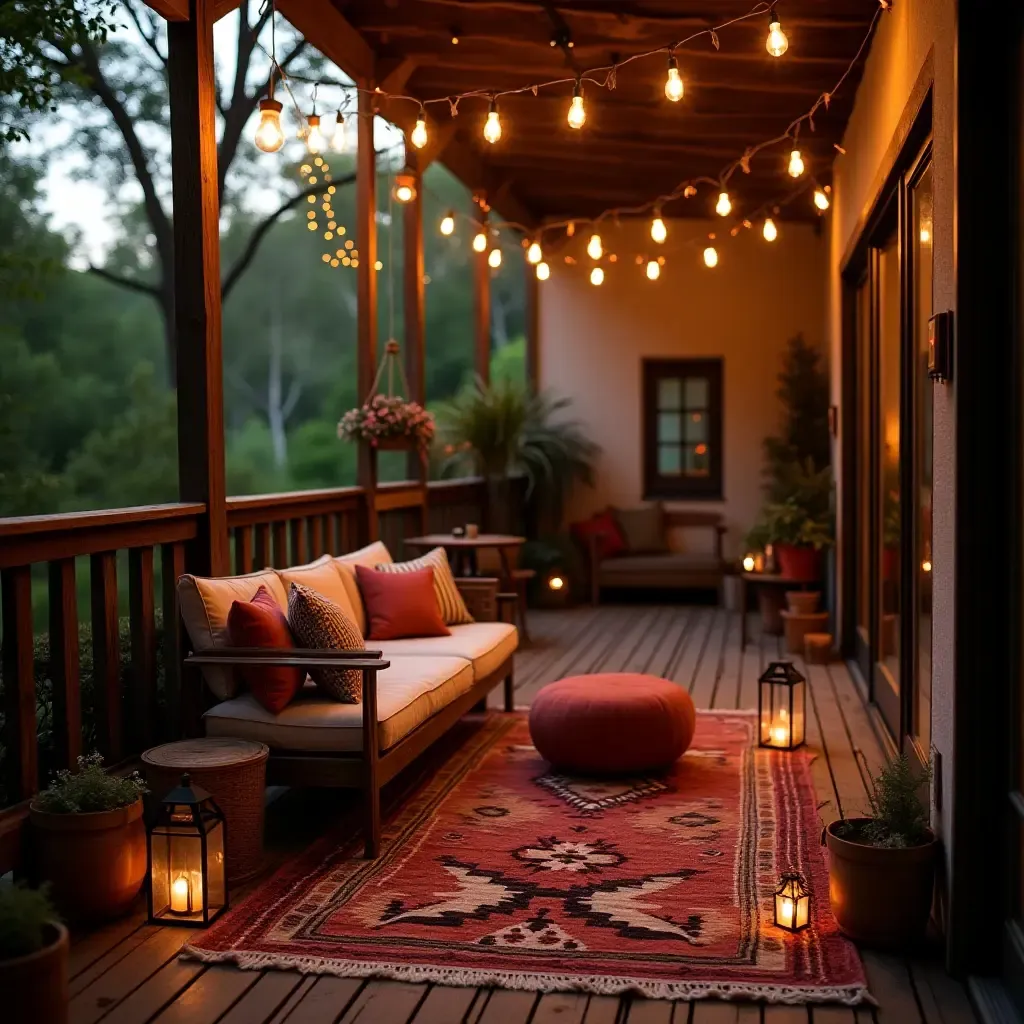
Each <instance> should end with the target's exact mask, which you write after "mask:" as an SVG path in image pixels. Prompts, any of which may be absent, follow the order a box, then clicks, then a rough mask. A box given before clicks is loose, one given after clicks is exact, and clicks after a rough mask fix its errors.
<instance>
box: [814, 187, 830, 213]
mask: <svg viewBox="0 0 1024 1024" xmlns="http://www.w3.org/2000/svg"><path fill="white" fill-rule="evenodd" d="M814 205H815V206H816V207H817V208H818V209H819V210H827V209H828V207H829V201H828V196H827V195H826V194H825V192H824V190H823V189H820V188H816V189H815V190H814Z"/></svg>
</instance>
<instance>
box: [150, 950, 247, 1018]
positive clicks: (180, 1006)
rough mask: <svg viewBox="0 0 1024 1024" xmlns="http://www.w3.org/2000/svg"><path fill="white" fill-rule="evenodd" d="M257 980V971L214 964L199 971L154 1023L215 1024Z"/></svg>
mask: <svg viewBox="0 0 1024 1024" xmlns="http://www.w3.org/2000/svg"><path fill="white" fill-rule="evenodd" d="M259 980H260V972H259V971H240V970H238V968H237V967H226V966H224V965H222V964H215V965H214V966H213V967H210V968H208V969H207V970H205V971H203V973H202V974H201V975H199V977H197V978H196V980H195V981H194V982H193V983H192V984H191V985H189V986H188V988H186V989H185V991H184V992H182V994H181V995H180V996H179V997H178V998H177V999H176V1000H175V1001H174V1003H173V1004H172V1005H171V1006H169V1007H167V1009H166V1010H164V1012H163V1013H161V1014H160V1015H159V1016H158V1017H157V1018H156V1021H155V1024H215V1022H216V1021H218V1020H220V1019H221V1017H223V1016H224V1014H225V1013H227V1012H228V1010H230V1009H231V1008H232V1007H233V1006H234V1005H235V1003H237V1002H238V1000H239V999H241V998H242V997H243V996H244V995H245V994H246V993H247V992H248V991H249V990H250V989H251V988H253V987H254V986H255V985H256V983H257V982H258V981H259ZM264 1019H265V1018H264Z"/></svg>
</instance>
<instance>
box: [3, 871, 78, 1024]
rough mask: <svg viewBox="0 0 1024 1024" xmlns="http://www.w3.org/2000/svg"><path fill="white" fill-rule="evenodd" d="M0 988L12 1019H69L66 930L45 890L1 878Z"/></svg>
mask: <svg viewBox="0 0 1024 1024" xmlns="http://www.w3.org/2000/svg"><path fill="white" fill-rule="evenodd" d="M0 992H2V993H3V1009H4V1020H5V1021H7V1022H8V1024H42V1022H43V1021H45V1022H46V1024H67V1019H68V931H67V929H66V928H65V927H64V925H62V924H61V923H60V921H58V920H57V915H56V913H55V912H54V909H53V906H52V904H51V903H50V900H49V898H48V897H47V895H46V892H45V891H41V890H38V889H27V888H24V887H23V886H20V885H7V884H0Z"/></svg>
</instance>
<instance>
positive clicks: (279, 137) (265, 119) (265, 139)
mask: <svg viewBox="0 0 1024 1024" xmlns="http://www.w3.org/2000/svg"><path fill="white" fill-rule="evenodd" d="M282 109H283V107H282V105H281V104H280V103H279V102H278V101H277V100H275V99H274V98H273V97H272V96H267V98H266V99H262V100H260V123H259V124H258V125H257V127H256V148H257V149H260V150H262V151H263V152H264V153H276V152H277V151H278V150H279V149H280V148H281V147H282V146H283V145H284V132H283V131H282V130H281V110H282Z"/></svg>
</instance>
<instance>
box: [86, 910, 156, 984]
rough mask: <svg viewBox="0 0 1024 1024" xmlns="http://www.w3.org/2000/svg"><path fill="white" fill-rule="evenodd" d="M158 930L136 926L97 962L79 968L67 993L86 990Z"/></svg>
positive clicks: (146, 926) (151, 927) (151, 926)
mask: <svg viewBox="0 0 1024 1024" xmlns="http://www.w3.org/2000/svg"><path fill="white" fill-rule="evenodd" d="M158 930H159V929H158V928H156V927H155V926H153V925H137V926H136V927H135V928H134V929H133V930H132V931H130V932H128V934H127V935H126V936H125V937H124V938H123V939H121V941H120V942H118V943H117V944H116V945H115V946H113V947H112V948H111V949H110V950H109V951H108V952H107V953H105V954H104V955H103V956H101V957H100V958H99V959H97V960H92V961H91V962H90V963H89V964H88V966H85V967H81V968H80V969H79V970H78V971H77V972H76V973H75V974H74V975H73V976H72V978H71V981H70V983H69V985H68V991H69V993H70V994H71V995H72V996H76V995H78V993H79V992H81V991H83V990H84V989H86V988H88V987H89V986H90V985H91V984H92V983H93V982H94V981H95V980H96V979H97V978H99V977H100V976H101V975H103V974H105V973H106V972H107V971H109V970H110V968H111V967H113V966H114V964H116V963H119V962H120V961H121V960H123V959H124V958H125V957H126V956H127V955H128V954H129V953H130V952H131V951H132V950H133V949H136V948H138V947H139V946H141V945H142V944H143V943H144V942H145V941H146V940H147V939H149V938H150V937H151V936H152V935H154V934H155V933H156V932H157V931H158ZM72 948H74V947H72ZM90 956H91V954H90Z"/></svg>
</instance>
